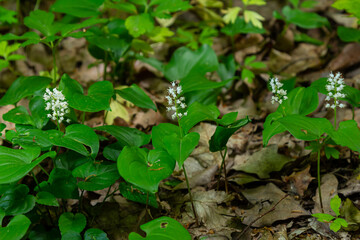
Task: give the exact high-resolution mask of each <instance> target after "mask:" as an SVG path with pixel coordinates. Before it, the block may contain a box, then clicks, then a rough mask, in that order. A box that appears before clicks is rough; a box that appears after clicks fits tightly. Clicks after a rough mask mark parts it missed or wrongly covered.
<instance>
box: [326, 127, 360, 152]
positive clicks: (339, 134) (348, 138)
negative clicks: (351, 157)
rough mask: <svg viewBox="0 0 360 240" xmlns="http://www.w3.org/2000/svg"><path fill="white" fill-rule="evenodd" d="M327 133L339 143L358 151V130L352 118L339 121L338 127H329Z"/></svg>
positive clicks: (359, 138) (359, 134)
mask: <svg viewBox="0 0 360 240" xmlns="http://www.w3.org/2000/svg"><path fill="white" fill-rule="evenodd" d="M327 134H329V135H330V137H331V138H332V139H333V140H334V141H335V142H336V143H337V144H339V145H341V146H345V147H348V148H350V149H351V150H353V151H357V152H360V130H359V127H358V124H357V122H356V121H354V120H348V121H343V122H340V124H339V129H338V130H337V131H335V130H334V129H329V131H327Z"/></svg>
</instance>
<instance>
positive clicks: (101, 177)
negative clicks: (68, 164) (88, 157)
mask: <svg viewBox="0 0 360 240" xmlns="http://www.w3.org/2000/svg"><path fill="white" fill-rule="evenodd" d="M72 174H73V176H74V177H77V178H82V179H83V181H79V182H78V186H79V188H80V189H83V190H87V191H97V190H101V189H104V188H107V187H110V186H111V185H112V184H114V183H115V181H116V180H118V179H119V178H120V175H119V172H118V170H117V167H116V164H111V165H105V164H100V163H97V162H92V161H89V162H87V163H84V164H83V165H81V166H79V167H77V168H75V169H74V170H73V171H72Z"/></svg>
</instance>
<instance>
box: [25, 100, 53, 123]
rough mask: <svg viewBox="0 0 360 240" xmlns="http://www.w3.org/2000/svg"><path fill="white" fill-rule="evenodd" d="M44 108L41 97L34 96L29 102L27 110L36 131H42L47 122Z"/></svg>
mask: <svg viewBox="0 0 360 240" xmlns="http://www.w3.org/2000/svg"><path fill="white" fill-rule="evenodd" d="M45 108H46V104H45V101H44V99H43V98H42V97H40V96H35V97H33V98H32V99H31V100H30V103H29V109H30V112H31V117H32V119H33V121H34V126H36V127H37V128H38V129H42V128H43V127H44V126H45V125H46V124H47V123H48V122H49V118H48V117H47V111H46V110H45Z"/></svg>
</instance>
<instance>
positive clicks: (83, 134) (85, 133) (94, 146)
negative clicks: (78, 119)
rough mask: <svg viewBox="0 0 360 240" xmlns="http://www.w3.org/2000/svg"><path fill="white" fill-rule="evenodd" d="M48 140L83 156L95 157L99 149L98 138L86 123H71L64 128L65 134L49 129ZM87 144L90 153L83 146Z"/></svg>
mask: <svg viewBox="0 0 360 240" xmlns="http://www.w3.org/2000/svg"><path fill="white" fill-rule="evenodd" d="M49 132H50V134H49V140H50V142H51V143H52V144H54V145H56V146H61V147H66V148H69V149H71V150H73V151H75V152H78V153H80V154H82V155H84V156H89V155H90V156H92V157H93V158H95V157H96V155H97V153H98V151H99V138H98V137H97V135H96V133H95V132H94V130H93V129H92V128H91V127H89V126H86V125H82V124H71V125H69V126H68V127H66V129H65V134H63V133H62V132H60V131H56V130H52V131H49ZM84 145H86V146H89V147H90V149H91V153H89V152H88V150H87V149H86V148H85V146H84Z"/></svg>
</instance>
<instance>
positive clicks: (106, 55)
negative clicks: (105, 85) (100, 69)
mask: <svg viewBox="0 0 360 240" xmlns="http://www.w3.org/2000/svg"><path fill="white" fill-rule="evenodd" d="M107 66H108V53H107V52H106V51H105V62H104V75H103V81H105V80H106V74H107V72H106V69H107Z"/></svg>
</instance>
